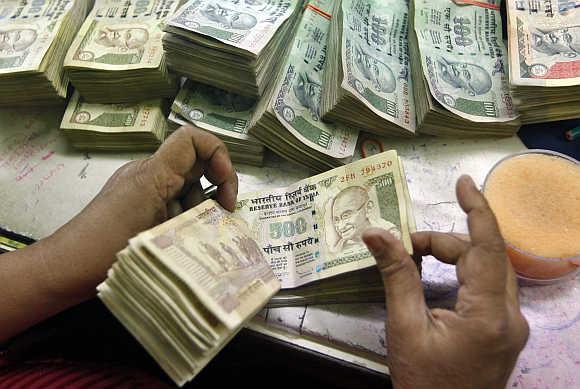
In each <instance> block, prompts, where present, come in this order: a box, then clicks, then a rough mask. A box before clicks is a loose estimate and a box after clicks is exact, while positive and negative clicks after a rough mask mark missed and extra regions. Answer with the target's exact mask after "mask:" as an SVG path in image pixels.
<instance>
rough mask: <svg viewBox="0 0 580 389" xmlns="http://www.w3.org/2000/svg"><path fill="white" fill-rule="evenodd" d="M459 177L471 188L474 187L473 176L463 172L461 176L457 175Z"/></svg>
mask: <svg viewBox="0 0 580 389" xmlns="http://www.w3.org/2000/svg"><path fill="white" fill-rule="evenodd" d="M459 179H460V180H462V181H463V182H465V183H466V184H467V185H469V186H471V187H472V188H476V186H475V182H474V181H473V178H471V176H469V175H467V174H464V175H462V176H461V177H459Z"/></svg>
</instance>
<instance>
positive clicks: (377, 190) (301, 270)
mask: <svg viewBox="0 0 580 389" xmlns="http://www.w3.org/2000/svg"><path fill="white" fill-rule="evenodd" d="M404 180H405V179H404V177H402V169H401V168H400V164H399V159H398V157H397V153H396V152H395V151H387V152H383V153H380V154H377V155H374V156H371V157H368V158H365V159H361V160H359V161H357V162H353V163H351V164H349V165H345V166H342V167H339V168H336V169H333V170H330V171H328V172H326V173H322V174H319V175H316V176H313V177H310V178H307V179H305V180H302V181H299V182H297V183H296V184H293V185H290V186H288V187H286V188H280V189H274V190H268V191H263V192H256V193H248V194H242V195H239V196H238V203H237V209H236V214H237V215H238V216H239V217H240V218H242V219H244V220H245V221H246V222H247V223H248V225H249V226H250V229H251V230H252V231H253V232H254V234H255V236H256V238H257V242H258V243H259V244H260V247H261V249H262V250H263V251H264V252H265V255H266V258H267V259H268V260H269V262H270V266H271V267H272V269H273V271H274V273H275V274H276V276H278V278H279V279H280V281H281V282H282V288H292V287H297V286H300V285H303V284H306V283H309V282H312V281H315V280H319V279H323V278H327V277H331V276H334V275H338V274H341V273H346V272H349V271H354V270H359V269H363V268H366V267H370V266H373V265H375V260H374V258H373V257H372V255H371V254H370V253H369V251H368V250H367V248H366V246H365V244H364V243H363V242H362V239H361V236H362V233H363V231H364V230H365V229H367V228H369V227H380V228H383V229H385V230H387V231H389V232H390V233H392V234H393V235H395V236H396V237H397V238H399V239H401V241H402V242H403V244H404V246H405V247H406V248H407V250H409V252H411V251H412V248H411V241H410V235H409V231H410V228H411V229H413V228H414V227H413V225H414V223H410V222H409V221H412V220H414V219H413V218H412V215H410V214H409V212H410V207H408V204H407V202H408V201H407V200H406V199H407V196H408V194H406V187H405V184H404Z"/></svg>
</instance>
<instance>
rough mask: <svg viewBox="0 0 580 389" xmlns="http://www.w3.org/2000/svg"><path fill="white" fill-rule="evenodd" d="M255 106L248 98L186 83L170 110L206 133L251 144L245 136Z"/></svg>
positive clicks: (206, 86)
mask: <svg viewBox="0 0 580 389" xmlns="http://www.w3.org/2000/svg"><path fill="white" fill-rule="evenodd" d="M255 104H256V101H255V100H254V99H252V98H250V97H246V96H241V95H237V94H234V93H230V92H227V91H224V90H222V89H218V88H214V87H211V86H209V85H205V84H201V83H197V82H193V81H190V80H187V81H186V82H185V83H184V84H183V86H182V87H181V90H180V91H179V94H178V95H177V97H176V98H175V101H174V102H173V105H172V107H171V110H172V111H173V112H174V113H176V114H179V115H181V116H182V117H183V118H185V119H187V120H188V121H189V122H191V123H193V124H195V125H196V126H198V127H200V128H203V129H206V130H208V131H211V132H214V133H218V134H221V135H225V136H227V137H230V138H235V139H240V140H245V141H247V140H253V141H254V138H252V137H250V136H249V135H248V128H249V124H250V118H251V115H252V109H253V108H254V106H255Z"/></svg>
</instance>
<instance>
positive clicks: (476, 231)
mask: <svg viewBox="0 0 580 389" xmlns="http://www.w3.org/2000/svg"><path fill="white" fill-rule="evenodd" d="M456 192H457V199H458V201H459V205H460V206H461V208H462V209H463V211H464V212H465V213H466V214H467V221H468V226H469V233H470V237H471V242H468V241H466V240H465V239H461V238H460V237H458V236H455V235H453V234H445V233H439V232H418V233H415V234H413V235H412V241H413V248H414V252H415V255H420V256H425V255H433V256H434V257H436V258H437V259H438V260H440V261H443V262H445V263H450V264H455V265H456V272H457V279H458V281H459V284H460V287H459V291H458V294H457V303H456V305H455V309H454V310H446V309H437V308H436V309H429V308H428V307H427V305H426V303H425V298H424V295H423V288H422V285H421V280H420V277H419V274H418V272H417V268H416V266H415V264H414V263H413V260H412V259H411V257H410V256H409V254H408V253H407V252H406V250H405V249H404V248H403V246H402V244H401V243H400V241H398V240H397V239H395V238H394V237H393V236H392V235H390V234H388V233H387V232H386V231H384V230H380V229H377V228H372V229H368V230H367V231H365V233H364V234H363V240H364V241H365V243H366V244H367V246H368V248H369V250H370V251H371V253H373V255H374V257H375V259H376V261H377V266H378V268H379V270H380V272H381V275H382V278H383V282H384V284H385V298H386V304H387V309H388V315H387V320H386V333H387V345H388V365H389V369H390V372H391V378H392V381H393V384H394V387H396V388H413V389H421V388H503V387H505V384H506V382H507V380H508V378H509V376H510V374H511V371H512V370H513V368H514V366H515V363H516V360H517V357H518V354H519V352H520V351H521V350H522V348H523V347H524V345H525V343H526V340H527V337H528V333H529V328H528V324H527V322H526V320H525V318H524V317H523V315H522V313H521V312H520V307H519V301H518V289H517V283H516V279H515V274H514V271H513V269H512V267H511V264H510V262H509V260H508V258H507V255H506V249H505V244H504V241H503V238H502V237H501V235H500V232H499V228H498V225H497V222H496V219H495V216H494V215H493V212H492V211H491V209H490V208H489V206H488V204H487V201H486V200H485V198H484V197H483V195H482V194H481V193H480V192H479V191H478V190H477V188H476V187H475V184H474V183H473V180H472V179H471V178H470V177H468V176H463V177H461V178H460V179H459V180H458V182H457V188H456Z"/></svg>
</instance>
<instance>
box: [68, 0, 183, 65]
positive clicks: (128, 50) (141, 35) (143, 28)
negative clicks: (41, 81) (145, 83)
mask: <svg viewBox="0 0 580 389" xmlns="http://www.w3.org/2000/svg"><path fill="white" fill-rule="evenodd" d="M178 4H179V0H128V1H124V2H123V6H120V5H119V2H118V1H117V0H97V2H96V4H95V6H94V8H93V11H92V12H91V14H90V15H89V16H88V18H87V20H86V21H85V23H84V24H83V26H82V27H81V29H80V31H79V33H78V34H77V37H76V39H75V40H74V42H73V44H72V46H71V49H70V50H69V51H68V53H67V56H66V59H65V66H67V67H78V68H95V69H102V70H130V69H140V68H157V67H159V65H160V63H161V60H162V57H163V45H162V43H161V39H162V37H163V31H162V30H161V27H162V23H163V21H164V20H165V18H167V17H168V16H169V15H171V14H172V13H173V11H174V10H175V9H176V8H177V6H178Z"/></svg>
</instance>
